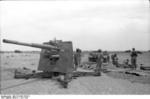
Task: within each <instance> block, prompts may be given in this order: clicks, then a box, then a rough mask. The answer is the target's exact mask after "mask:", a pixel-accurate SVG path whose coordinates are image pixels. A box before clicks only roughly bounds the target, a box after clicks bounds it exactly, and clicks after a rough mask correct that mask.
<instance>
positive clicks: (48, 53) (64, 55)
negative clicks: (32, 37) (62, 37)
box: [3, 39, 74, 87]
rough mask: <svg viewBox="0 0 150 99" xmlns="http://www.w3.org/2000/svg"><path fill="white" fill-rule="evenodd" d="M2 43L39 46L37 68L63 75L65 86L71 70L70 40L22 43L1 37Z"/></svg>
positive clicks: (71, 53)
mask: <svg viewBox="0 0 150 99" xmlns="http://www.w3.org/2000/svg"><path fill="white" fill-rule="evenodd" d="M3 42H4V43H10V44H16V45H23V46H29V47H35V48H40V49H42V50H41V53H40V60H39V65H38V70H39V71H43V72H44V73H48V74H59V75H64V81H63V86H64V87H67V85H68V81H69V80H68V79H70V78H69V76H68V75H70V73H72V72H73V70H74V66H73V48H72V42H71V41H58V40H57V42H56V41H50V42H45V43H43V44H36V43H24V42H18V41H13V40H7V39H3Z"/></svg>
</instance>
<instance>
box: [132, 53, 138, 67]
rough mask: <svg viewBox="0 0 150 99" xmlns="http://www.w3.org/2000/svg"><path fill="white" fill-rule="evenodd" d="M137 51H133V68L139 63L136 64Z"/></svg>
mask: <svg viewBox="0 0 150 99" xmlns="http://www.w3.org/2000/svg"><path fill="white" fill-rule="evenodd" d="M137 56H138V55H137V52H136V51H132V52H131V66H132V68H135V69H136V67H137V64H136V60H137Z"/></svg>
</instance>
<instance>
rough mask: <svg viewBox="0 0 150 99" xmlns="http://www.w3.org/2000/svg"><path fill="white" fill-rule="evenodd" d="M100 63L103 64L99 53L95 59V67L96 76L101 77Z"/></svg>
mask: <svg viewBox="0 0 150 99" xmlns="http://www.w3.org/2000/svg"><path fill="white" fill-rule="evenodd" d="M102 63H103V55H102V54H101V53H99V54H98V59H97V65H96V75H98V76H100V75H101V69H102Z"/></svg>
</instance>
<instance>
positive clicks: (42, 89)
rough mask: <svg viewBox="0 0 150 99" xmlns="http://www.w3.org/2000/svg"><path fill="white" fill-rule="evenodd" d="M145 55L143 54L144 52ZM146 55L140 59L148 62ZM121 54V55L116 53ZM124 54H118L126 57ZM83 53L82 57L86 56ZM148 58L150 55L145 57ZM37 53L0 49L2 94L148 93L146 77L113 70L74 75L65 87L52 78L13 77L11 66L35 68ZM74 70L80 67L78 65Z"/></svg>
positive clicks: (148, 85) (148, 83) (149, 79)
mask: <svg viewBox="0 0 150 99" xmlns="http://www.w3.org/2000/svg"><path fill="white" fill-rule="evenodd" d="M144 55H145V56H144ZM148 55H150V54H149V53H148V54H143V56H140V57H139V58H141V57H146V58H145V60H144V61H146V60H147V61H146V62H147V63H146V62H145V64H146V65H149V63H148V59H147V58H149V56H148ZM120 56H121V55H120ZM127 56H128V55H124V57H123V55H122V56H121V57H122V58H126V57H127ZM87 57H88V55H83V58H82V60H84V61H85V60H87ZM141 59H143V58H141ZM149 59H150V58H149ZM38 60H39V54H36V53H34V54H31V53H20V54H19V53H3V54H1V93H2V94H150V77H149V76H148V77H137V76H133V75H123V74H119V73H116V72H108V73H102V76H100V77H90V76H87V77H78V78H76V79H73V80H72V81H71V82H70V83H69V87H68V89H64V88H62V86H61V85H60V83H59V82H57V81H56V80H52V79H40V78H34V79H29V80H25V79H14V78H13V76H14V69H15V68H19V67H21V68H22V67H27V68H31V69H36V68H37V66H38ZM78 70H81V69H80V68H79V69H78Z"/></svg>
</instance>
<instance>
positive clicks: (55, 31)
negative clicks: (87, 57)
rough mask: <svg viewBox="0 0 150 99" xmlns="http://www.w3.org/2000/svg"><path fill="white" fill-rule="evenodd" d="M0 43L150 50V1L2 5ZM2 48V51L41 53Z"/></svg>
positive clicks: (14, 46) (14, 2)
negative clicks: (59, 42)
mask: <svg viewBox="0 0 150 99" xmlns="http://www.w3.org/2000/svg"><path fill="white" fill-rule="evenodd" d="M0 13H1V14H0V18H1V21H0V23H1V40H2V39H3V38H6V39H11V40H17V41H23V42H28V43H31V42H33V43H42V42H45V41H49V40H52V39H54V38H55V37H56V39H62V40H67V41H69V40H70V41H72V42H73V47H74V48H81V49H83V50H95V49H96V50H97V49H99V48H100V49H102V50H126V49H131V48H132V47H135V48H136V49H138V50H148V49H150V28H149V27H150V24H149V22H150V5H149V2H148V0H99V1H85V0H84V1H49V2H48V1H43V2H42V1H32V2H31V1H29V2H27V1H21V2H19V1H13V2H10V1H1V2H0ZM1 44H2V48H1V49H2V50H14V49H20V50H38V49H32V48H30V47H22V46H17V45H10V44H4V43H1Z"/></svg>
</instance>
